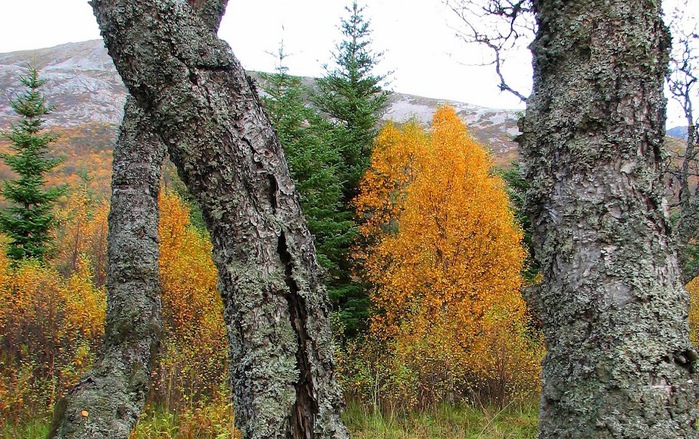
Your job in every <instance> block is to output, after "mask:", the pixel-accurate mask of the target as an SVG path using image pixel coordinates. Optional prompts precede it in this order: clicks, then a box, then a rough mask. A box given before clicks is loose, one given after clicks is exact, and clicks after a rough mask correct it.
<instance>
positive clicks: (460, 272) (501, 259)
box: [356, 107, 540, 403]
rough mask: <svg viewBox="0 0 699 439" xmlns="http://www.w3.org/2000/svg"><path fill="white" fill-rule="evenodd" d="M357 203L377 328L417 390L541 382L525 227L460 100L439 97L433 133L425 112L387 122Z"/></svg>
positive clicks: (420, 398)
mask: <svg viewBox="0 0 699 439" xmlns="http://www.w3.org/2000/svg"><path fill="white" fill-rule="evenodd" d="M356 205H357V210H358V214H359V215H360V217H362V218H365V219H366V221H365V223H364V224H363V226H362V227H361V230H360V231H361V233H362V235H363V236H364V237H365V239H366V240H367V242H368V243H369V245H368V246H367V247H366V249H364V250H360V251H359V252H358V253H359V254H358V256H359V259H360V260H361V261H362V263H363V270H364V271H363V273H364V276H365V278H366V280H367V281H369V282H370V283H371V284H372V285H373V287H374V290H373V294H372V297H371V299H372V302H373V304H374V306H375V307H376V310H377V314H376V315H375V316H374V317H373V318H372V320H371V325H370V331H371V335H372V336H373V337H375V338H377V339H378V340H381V341H382V342H384V343H386V345H387V346H389V349H390V353H391V355H392V356H393V358H392V359H391V364H392V366H391V367H393V368H407V370H408V371H409V373H408V375H411V376H412V380H413V381H414V388H415V389H414V390H415V395H413V397H412V401H413V402H419V403H422V402H425V401H437V400H439V399H441V398H444V397H446V396H454V395H458V396H461V397H469V398H480V399H484V398H485V399H488V400H492V401H494V402H496V403H502V402H503V400H504V398H510V397H513V396H515V395H516V394H519V393H521V392H523V391H528V390H531V388H532V387H536V384H535V383H536V382H537V381H538V361H539V358H540V349H539V348H538V347H539V345H538V343H537V341H536V340H533V339H532V337H530V335H529V334H528V330H527V317H526V307H525V304H524V301H523V299H522V297H521V294H520V288H521V286H522V276H521V274H520V273H521V270H522V265H523V263H524V259H525V256H526V255H525V251H524V249H523V248H522V246H521V240H522V231H521V230H520V229H519V227H518V226H517V225H516V223H515V221H514V217H513V213H512V212H511V211H510V209H509V207H508V199H507V195H506V192H505V190H504V185H503V182H502V180H501V179H500V178H498V177H495V176H493V175H491V173H490V161H489V157H488V154H487V152H486V151H485V149H484V148H483V147H481V146H480V145H478V144H477V143H476V142H475V141H474V140H473V139H472V138H471V137H470V136H469V134H468V132H467V130H466V127H465V126H464V124H463V123H462V122H461V120H460V119H459V118H458V116H457V115H456V113H455V111H454V110H453V109H452V108H449V107H444V108H441V109H439V110H438V111H437V112H436V113H435V115H434V118H433V121H432V128H431V130H430V131H429V133H426V132H424V130H422V129H421V128H420V127H419V126H418V125H417V124H416V123H408V124H407V125H405V126H404V127H402V128H398V127H396V126H394V125H392V124H389V125H387V126H386V127H384V128H383V129H382V130H381V132H380V133H379V136H378V137H377V140H376V143H375V148H374V153H373V156H372V161H371V167H370V170H369V171H368V172H367V174H366V176H365V177H364V179H363V181H362V185H361V192H360V195H359V196H358V199H357V200H356Z"/></svg>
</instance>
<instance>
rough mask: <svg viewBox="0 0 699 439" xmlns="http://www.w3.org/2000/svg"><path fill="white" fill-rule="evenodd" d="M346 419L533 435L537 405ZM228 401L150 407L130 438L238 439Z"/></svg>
mask: <svg viewBox="0 0 699 439" xmlns="http://www.w3.org/2000/svg"><path fill="white" fill-rule="evenodd" d="M343 418H344V421H345V423H346V424H347V427H348V428H349V430H350V436H351V437H352V438H354V439H533V438H535V437H536V434H537V407H536V403H534V402H530V403H526V404H522V405H518V406H514V405H511V406H508V407H505V408H504V409H502V410H497V409H493V408H477V407H473V406H468V405H464V404H442V405H440V406H438V407H435V408H433V409H430V410H424V411H414V412H400V411H397V410H395V411H390V412H380V411H374V410H373V408H372V407H370V406H366V405H361V404H358V403H356V402H350V403H349V404H348V406H347V409H346V410H345V413H344V417H343ZM48 428H49V420H48V419H36V420H33V421H30V422H27V423H25V424H22V425H6V426H5V427H4V428H3V429H2V436H0V437H1V438H2V439H40V438H41V439H43V438H45V437H46V434H47V433H48ZM241 437H242V436H241V435H240V432H239V431H237V430H236V429H235V428H234V427H233V413H232V410H231V406H230V405H229V404H225V403H221V402H220V401H219V402H218V403H216V404H211V405H207V406H201V407H197V408H192V409H188V410H187V411H185V412H183V413H179V414H176V413H173V412H169V411H166V410H164V409H163V408H162V407H150V408H148V409H147V410H146V411H145V413H144V414H143V416H142V417H141V419H140V420H139V422H138V425H137V426H136V429H135V430H134V431H133V433H132V434H131V439H238V438H241Z"/></svg>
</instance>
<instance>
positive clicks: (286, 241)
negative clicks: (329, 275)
mask: <svg viewBox="0 0 699 439" xmlns="http://www.w3.org/2000/svg"><path fill="white" fill-rule="evenodd" d="M92 6H93V8H94V11H95V15H96V16H97V19H98V22H99V24H100V28H101V29H102V34H103V36H104V39H105V42H106V45H107V48H108V50H109V53H110V55H111V56H112V58H113V60H114V63H115V65H116V67H117V70H118V71H119V73H120V74H121V76H122V78H123V80H124V82H125V84H126V86H127V88H128V89H129V91H130V92H131V94H132V95H133V96H134V97H135V98H136V100H137V101H138V102H139V105H140V106H141V107H142V108H144V109H146V111H147V113H148V114H149V115H150V117H151V119H152V121H153V123H154V125H155V129H156V130H157V132H158V134H159V135H160V136H161V138H162V139H163V140H164V141H165V142H166V144H167V145H168V148H169V151H170V156H171V158H172V160H173V162H174V163H175V165H176V166H177V168H178V172H179V175H180V177H181V178H182V180H183V181H184V183H185V184H186V185H187V187H188V189H189V191H190V192H191V193H192V194H193V195H194V196H195V198H196V199H197V201H198V203H199V205H200V206H201V209H202V212H203V214H204V219H205V222H206V224H207V227H208V228H209V231H210V233H211V237H212V241H213V244H214V250H213V253H214V262H215V263H216V266H217V268H218V271H219V291H220V293H221V295H222V298H223V302H224V309H225V311H224V318H225V321H226V326H227V330H228V335H229V350H230V361H231V375H232V378H231V380H232V387H233V389H234V407H235V412H236V421H237V422H238V423H239V428H240V429H241V430H242V431H243V435H244V436H245V437H246V438H289V437H291V438H311V437H319V438H344V437H347V431H346V429H345V427H344V425H343V424H342V421H341V419H340V406H341V395H340V392H339V389H338V387H337V385H336V383H335V380H334V372H333V369H334V365H333V359H332V345H331V336H330V329H329V325H328V313H329V306H328V300H327V297H326V294H325V290H324V288H323V286H322V284H321V282H320V271H319V267H318V264H317V262H316V258H315V249H314V246H313V241H312V237H311V235H310V234H309V232H308V229H307V227H306V224H305V222H304V220H303V216H302V214H301V211H300V208H299V200H298V196H297V194H296V191H295V189H294V186H293V183H292V182H291V180H290V178H289V172H288V168H287V166H286V162H285V160H284V155H283V152H282V148H281V145H280V144H279V141H278V139H277V138H276V135H275V134H274V131H273V130H272V128H271V125H270V123H269V120H268V119H267V116H266V115H265V114H264V112H263V111H262V108H261V106H260V103H259V100H258V98H257V95H256V92H255V90H254V86H253V85H252V81H251V80H250V79H249V78H248V77H246V75H245V73H244V71H243V69H242V67H241V66H240V63H239V62H238V60H237V59H236V58H235V57H234V56H233V54H232V52H231V50H230V48H229V47H228V45H227V44H226V43H225V42H223V41H221V40H219V39H217V38H216V36H215V33H214V32H212V31H211V29H210V28H209V27H207V26H206V24H205V23H204V21H203V20H202V19H201V18H199V17H198V16H196V15H195V14H193V11H192V8H191V6H190V5H189V4H187V3H183V2H180V1H176V0H116V1H115V0H110V1H107V0H93V1H92Z"/></svg>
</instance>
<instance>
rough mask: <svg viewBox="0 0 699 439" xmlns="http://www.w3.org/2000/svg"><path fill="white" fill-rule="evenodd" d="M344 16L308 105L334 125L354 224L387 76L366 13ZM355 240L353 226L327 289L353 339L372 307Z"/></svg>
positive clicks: (347, 209)
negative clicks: (380, 71)
mask: <svg viewBox="0 0 699 439" xmlns="http://www.w3.org/2000/svg"><path fill="white" fill-rule="evenodd" d="M346 11H347V13H348V17H346V18H343V19H342V21H341V25H340V29H341V31H342V35H343V40H342V41H341V42H340V43H339V44H338V45H337V47H336V51H335V53H334V54H333V58H334V61H335V66H334V67H333V68H329V67H327V66H326V75H325V77H323V78H321V79H318V80H317V81H316V87H317V90H316V92H315V93H314V94H313V96H312V101H313V103H314V104H315V106H316V107H317V108H318V109H320V110H321V111H322V112H323V113H324V114H326V115H327V116H328V117H329V119H330V122H331V124H332V130H331V131H330V134H331V136H332V140H331V141H332V142H333V144H334V145H336V147H337V148H338V151H339V154H340V158H341V160H342V161H341V165H340V168H339V176H340V178H341V181H342V204H343V208H344V210H345V212H347V213H348V215H349V216H350V217H351V218H355V216H354V213H353V206H352V200H353V198H354V197H355V196H356V195H357V193H358V187H359V180H360V179H361V177H362V175H363V174H364V172H365V171H366V169H367V167H368V165H369V161H370V157H371V147H372V144H373V141H374V137H375V136H376V133H377V130H378V122H379V118H380V115H381V111H382V109H383V108H384V107H385V106H386V101H387V99H388V92H387V91H385V90H383V89H382V83H384V80H385V78H386V76H385V75H377V74H375V73H374V72H373V71H374V68H375V67H376V65H377V64H378V62H379V60H380V58H381V54H380V53H374V52H373V51H372V50H371V48H370V45H371V29H370V23H369V21H367V20H366V19H365V18H364V16H363V11H364V8H363V7H360V6H359V5H358V4H357V2H356V1H354V2H353V3H352V5H351V7H348V8H346ZM354 236H356V224H352V225H351V226H350V227H349V228H348V229H346V231H345V233H343V237H348V239H347V240H344V241H343V242H342V243H341V244H342V246H341V247H339V248H338V249H337V252H338V259H337V260H336V263H337V267H338V270H337V272H336V275H335V276H334V277H333V278H332V279H331V281H330V283H329V285H328V294H329V295H330V299H331V300H332V301H333V303H334V305H335V306H336V307H337V308H339V312H340V320H341V322H342V324H343V325H344V327H345V332H346V334H347V335H348V336H352V335H355V334H356V332H357V330H359V329H360V328H361V327H362V326H364V324H365V322H366V318H367V317H368V309H369V305H370V301H369V297H368V295H367V293H366V292H365V290H364V288H363V286H362V285H361V284H360V283H359V282H358V280H357V279H356V277H355V276H353V275H352V263H351V261H350V256H349V253H350V252H349V248H350V246H351V245H352V241H353V237H354Z"/></svg>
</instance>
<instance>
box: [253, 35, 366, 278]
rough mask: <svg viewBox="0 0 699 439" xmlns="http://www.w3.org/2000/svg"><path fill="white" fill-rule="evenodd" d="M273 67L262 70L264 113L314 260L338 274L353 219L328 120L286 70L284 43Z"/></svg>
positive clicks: (304, 87)
mask: <svg viewBox="0 0 699 439" xmlns="http://www.w3.org/2000/svg"><path fill="white" fill-rule="evenodd" d="M277 57H278V64H277V67H276V72H275V73H272V74H269V73H260V79H261V84H262V89H263V91H264V95H263V96H262V101H263V103H264V104H265V108H266V110H267V115H268V116H269V118H270V120H271V122H272V126H274V129H275V130H276V131H277V135H278V136H279V140H280V141H281V144H282V146H283V147H284V153H285V155H286V159H287V163H288V164H289V171H290V172H291V178H292V179H293V181H294V184H295V185H296V189H297V190H298V191H299V195H300V196H301V207H302V209H303V213H304V216H305V217H306V221H307V222H308V228H309V230H310V231H311V233H312V234H313V235H314V238H315V244H316V250H317V254H316V255H317V257H318V262H320V264H321V265H322V266H323V267H325V269H326V270H328V272H329V274H330V277H331V278H334V277H336V276H337V271H338V265H337V260H338V259H339V258H340V256H341V255H340V253H339V251H341V249H342V248H346V247H347V244H348V243H349V242H350V238H351V236H350V231H351V229H352V225H353V222H352V221H351V215H350V214H349V212H346V211H345V210H344V209H343V207H342V206H343V205H342V184H341V181H340V178H339V176H338V170H339V164H340V154H339V151H338V148H337V147H336V146H335V145H334V144H333V142H332V141H331V137H330V136H329V135H328V133H330V132H331V126H330V125H329V122H328V121H327V120H326V119H325V118H323V117H322V116H321V115H320V114H319V112H318V110H317V109H315V108H313V107H310V106H308V105H307V99H308V95H309V93H310V91H309V89H308V88H307V87H306V86H304V84H303V82H302V80H301V78H299V77H296V76H292V75H290V74H289V73H288V67H286V65H285V64H284V62H285V59H286V58H287V55H286V54H285V52H284V46H283V43H282V44H280V47H279V51H278V53H277Z"/></svg>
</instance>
